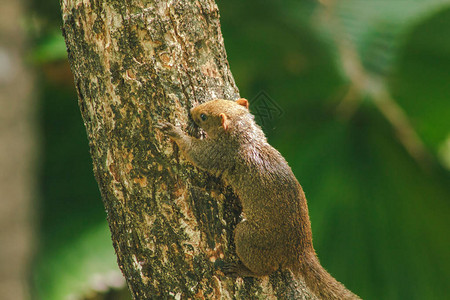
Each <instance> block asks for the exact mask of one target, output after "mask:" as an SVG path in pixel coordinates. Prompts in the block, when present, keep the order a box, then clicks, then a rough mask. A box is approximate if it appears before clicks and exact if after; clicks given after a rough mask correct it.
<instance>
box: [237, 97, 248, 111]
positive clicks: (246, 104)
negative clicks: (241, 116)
mask: <svg viewBox="0 0 450 300" xmlns="http://www.w3.org/2000/svg"><path fill="white" fill-rule="evenodd" d="M236 103H237V104H239V105H242V106H243V107H245V108H246V109H248V101H247V99H244V98H241V99H238V100H236Z"/></svg>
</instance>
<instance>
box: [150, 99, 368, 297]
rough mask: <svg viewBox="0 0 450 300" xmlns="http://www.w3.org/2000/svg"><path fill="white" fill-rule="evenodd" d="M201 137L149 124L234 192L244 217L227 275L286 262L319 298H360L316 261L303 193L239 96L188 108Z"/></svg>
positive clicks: (266, 270)
mask: <svg viewBox="0 0 450 300" xmlns="http://www.w3.org/2000/svg"><path fill="white" fill-rule="evenodd" d="M190 113H191V116H192V119H193V120H194V122H195V123H196V124H197V125H198V126H199V127H201V128H202V129H203V130H204V131H205V132H206V138H203V139H197V138H194V137H191V136H189V135H187V134H186V133H185V132H184V131H183V130H182V129H181V128H179V127H177V126H174V125H173V124H171V123H168V122H159V123H158V124H157V125H156V128H158V129H159V130H161V131H162V132H163V133H165V134H166V135H168V136H169V137H170V138H171V139H172V140H173V141H174V142H176V144H177V145H178V147H179V149H180V151H181V153H182V154H183V155H184V156H185V157H186V158H187V159H188V160H189V161H190V162H191V163H192V164H193V165H195V166H197V167H198V168H200V169H203V170H206V171H208V172H209V173H211V174H213V175H216V176H221V177H222V178H223V179H224V181H225V183H226V184H228V185H230V186H231V188H232V189H233V191H234V192H235V193H236V195H237V196H238V198H239V200H240V202H241V205H242V211H243V215H244V217H245V219H244V220H243V221H241V222H240V223H238V224H237V226H236V228H235V230H234V242H235V245H236V254H237V256H238V257H239V259H240V261H239V262H238V263H227V264H225V265H224V266H223V267H222V271H223V272H224V273H225V274H226V275H237V276H241V277H261V276H266V275H270V274H271V273H273V272H275V271H276V270H278V269H289V270H291V272H293V273H294V275H300V276H301V277H303V279H304V281H305V283H306V285H307V286H308V287H309V288H310V289H311V290H312V291H313V292H314V294H315V295H316V296H317V297H318V298H320V299H360V298H359V297H358V296H356V295H355V294H353V293H352V292H350V291H349V290H347V289H346V288H345V287H344V285H343V284H341V283H340V282H338V281H337V280H336V279H334V278H333V277H332V276H331V275H330V274H329V273H328V272H327V271H326V270H325V269H324V268H323V267H322V266H321V264H320V262H319V260H318V258H317V256H316V253H315V250H314V248H313V243H312V233H311V224H310V220H309V215H308V206H307V204H306V198H305V194H304V192H303V189H302V187H301V186H300V184H299V182H298V181H297V179H296V177H295V175H294V173H293V172H292V170H291V168H290V167H289V165H288V163H287V162H286V160H285V159H284V157H283V156H282V155H281V154H280V153H279V152H278V151H277V150H276V149H275V148H273V147H272V146H271V145H269V143H268V142H267V139H266V136H265V135H264V132H263V131H262V129H261V128H260V127H259V126H258V125H257V124H256V122H255V121H254V116H253V115H252V114H251V113H250V111H249V104H248V101H247V100H246V99H244V98H241V99H238V100H236V101H232V100H222V99H217V100H211V101H208V102H205V103H203V104H200V105H198V106H196V107H194V108H193V109H191V111H190Z"/></svg>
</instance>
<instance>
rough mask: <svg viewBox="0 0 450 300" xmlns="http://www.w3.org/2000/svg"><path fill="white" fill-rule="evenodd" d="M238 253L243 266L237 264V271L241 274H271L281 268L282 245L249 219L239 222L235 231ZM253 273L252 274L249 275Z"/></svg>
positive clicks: (255, 275) (254, 275) (256, 275)
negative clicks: (257, 227)
mask: <svg viewBox="0 0 450 300" xmlns="http://www.w3.org/2000/svg"><path fill="white" fill-rule="evenodd" d="M234 242H235V244H236V254H237V255H238V257H239V258H240V260H241V262H242V267H239V265H237V266H235V270H237V272H236V273H239V272H241V273H242V275H241V274H239V275H241V276H243V277H245V276H253V277H258V276H265V275H270V274H272V273H273V272H275V271H276V270H278V269H279V268H280V266H281V265H282V263H283V262H281V261H280V257H283V254H282V253H278V252H281V251H280V250H281V249H280V247H279V245H278V243H277V241H276V240H274V239H272V237H271V235H270V234H265V232H264V231H261V230H260V229H259V230H258V229H256V228H255V226H253V225H252V224H251V223H249V222H248V221H244V222H241V223H239V224H238V225H237V226H236V229H235V231H234ZM249 274H252V275H249Z"/></svg>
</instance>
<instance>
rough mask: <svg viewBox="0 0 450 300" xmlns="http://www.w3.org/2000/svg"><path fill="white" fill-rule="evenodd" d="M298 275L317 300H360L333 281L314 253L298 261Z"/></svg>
mask: <svg viewBox="0 0 450 300" xmlns="http://www.w3.org/2000/svg"><path fill="white" fill-rule="evenodd" d="M299 271H300V275H301V276H302V277H303V279H304V281H305V283H306V285H307V286H308V288H310V289H311V290H312V291H313V292H314V294H315V295H316V296H317V297H318V298H319V299H336V300H337V299H339V300H341V299H360V298H359V297H358V296H356V295H355V294H353V293H352V292H350V291H349V290H347V289H346V288H345V286H344V285H343V284H342V283H340V282H339V281H337V280H336V279H334V277H333V276H331V275H330V274H329V273H328V272H327V271H326V270H325V269H324V268H323V267H322V265H321V264H320V262H319V259H318V258H317V256H316V255H315V254H314V253H311V254H307V255H305V256H303V257H302V258H301V260H300V268H299Z"/></svg>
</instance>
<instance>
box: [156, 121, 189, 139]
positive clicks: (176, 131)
mask: <svg viewBox="0 0 450 300" xmlns="http://www.w3.org/2000/svg"><path fill="white" fill-rule="evenodd" d="M155 128H157V129H159V130H161V131H162V132H163V133H165V134H167V135H168V136H170V137H172V138H177V137H180V135H181V132H182V131H181V129H180V128H178V127H176V126H174V125H173V124H171V123H169V122H158V123H157V124H156V125H155Z"/></svg>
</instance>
